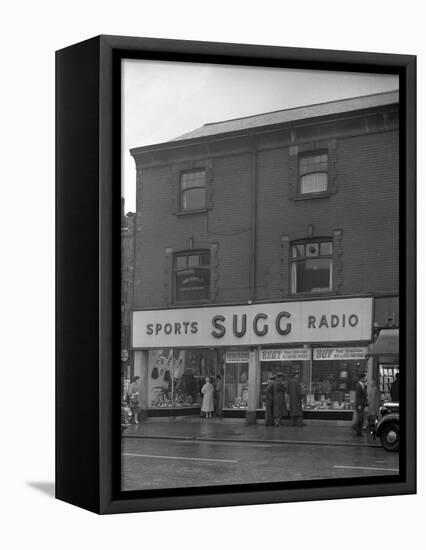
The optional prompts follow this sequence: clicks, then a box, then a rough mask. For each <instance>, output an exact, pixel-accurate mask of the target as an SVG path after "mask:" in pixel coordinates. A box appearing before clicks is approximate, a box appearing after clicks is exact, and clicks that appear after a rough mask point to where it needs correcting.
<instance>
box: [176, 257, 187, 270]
mask: <svg viewBox="0 0 426 550" xmlns="http://www.w3.org/2000/svg"><path fill="white" fill-rule="evenodd" d="M175 267H176V269H185V268H186V256H176V258H175Z"/></svg>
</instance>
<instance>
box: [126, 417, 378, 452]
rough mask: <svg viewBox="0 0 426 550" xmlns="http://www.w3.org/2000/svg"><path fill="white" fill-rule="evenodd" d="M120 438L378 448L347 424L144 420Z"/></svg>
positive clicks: (181, 419)
mask: <svg viewBox="0 0 426 550" xmlns="http://www.w3.org/2000/svg"><path fill="white" fill-rule="evenodd" d="M123 437H143V438H165V439H197V440H208V441H209V440H217V441H247V442H256V441H267V442H278V443H280V442H288V443H290V442H295V443H296V442H298V443H300V444H303V443H308V444H311V445H316V444H318V445H335V446H340V445H344V446H366V445H368V446H371V445H372V446H380V443H379V442H378V441H377V440H372V439H371V438H369V437H368V436H367V433H366V431H364V434H363V436H362V437H357V436H356V434H355V432H354V430H353V429H352V427H351V424H350V423H345V424H344V425H338V424H336V423H335V422H327V421H312V420H311V421H307V422H306V424H305V425H304V426H290V425H285V424H284V425H282V426H279V427H272V426H265V425H264V424H262V423H256V424H252V425H246V424H245V423H244V421H235V420H234V419H232V420H228V419H225V420H220V419H218V418H213V419H209V420H207V419H205V418H194V417H186V418H174V417H171V418H168V419H161V420H157V419H154V420H148V421H145V422H141V423H139V424H138V425H132V426H129V427H128V428H127V429H126V430H125V431H124V433H123Z"/></svg>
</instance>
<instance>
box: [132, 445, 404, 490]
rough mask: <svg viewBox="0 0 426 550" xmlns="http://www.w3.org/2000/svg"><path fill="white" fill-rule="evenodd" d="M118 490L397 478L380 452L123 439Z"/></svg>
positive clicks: (394, 462) (392, 461)
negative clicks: (354, 478) (377, 477)
mask: <svg viewBox="0 0 426 550" xmlns="http://www.w3.org/2000/svg"><path fill="white" fill-rule="evenodd" d="M122 465H123V468H122V488H123V490H124V491H127V490H138V489H139V490H140V489H161V488H177V487H203V486H211V485H233V484H242V483H245V484H246V483H265V482H277V481H301V480H304V481H305V480H316V479H336V478H353V477H359V476H362V477H365V476H382V475H387V476H389V475H397V474H398V455H397V454H396V453H387V452H386V451H385V450H384V449H382V448H380V447H368V446H356V447H354V446H343V445H341V446H337V447H335V446H329V445H308V444H303V445H300V444H299V443H278V442H275V443H267V442H260V441H259V442H256V443H250V442H246V441H241V440H240V441H234V442H225V441H199V440H194V439H192V440H190V439H173V440H170V439H168V440H167V439H160V438H152V439H145V438H123V445H122Z"/></svg>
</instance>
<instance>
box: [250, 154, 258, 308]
mask: <svg viewBox="0 0 426 550" xmlns="http://www.w3.org/2000/svg"><path fill="white" fill-rule="evenodd" d="M256 195H257V151H256V148H253V160H252V181H251V235H250V239H251V242H250V252H251V269H250V301H251V302H254V301H255V299H256V207H257V205H256V198H257V196H256Z"/></svg>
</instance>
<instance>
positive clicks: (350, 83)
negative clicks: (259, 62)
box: [122, 59, 398, 212]
mask: <svg viewBox="0 0 426 550" xmlns="http://www.w3.org/2000/svg"><path fill="white" fill-rule="evenodd" d="M122 74H123V78H122V98H123V105H122V111H123V117H122V120H123V128H122V130H123V139H122V143H123V150H122V155H123V162H122V180H123V181H122V193H123V195H124V197H125V201H126V204H125V210H126V212H129V211H134V210H135V191H136V185H135V184H136V171H135V164H134V161H133V158H132V157H131V155H130V153H129V149H131V148H133V147H141V146H143V145H151V144H153V143H161V142H164V141H168V140H169V139H172V138H174V137H177V136H180V135H182V134H185V133H186V132H188V131H190V130H193V129H195V128H198V127H200V126H202V125H203V124H205V123H206V122H216V121H220V120H227V119H230V118H238V117H244V116H251V115H254V114H259V113H265V112H268V111H276V110H279V109H287V108H290V107H298V106H300V105H310V104H312V103H322V102H324V101H332V100H334V99H342V98H345V97H356V96H360V95H368V94H373V93H377V92H383V91H389V90H397V89H398V78H397V77H396V76H394V75H374V74H365V73H340V72H330V71H307V70H299V69H297V70H295V69H291V70H290V69H275V68H274V69H270V68H260V67H240V66H235V65H234V66H227V65H207V64H198V63H176V62H167V61H145V60H135V59H128V60H124V61H123V71H122Z"/></svg>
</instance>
